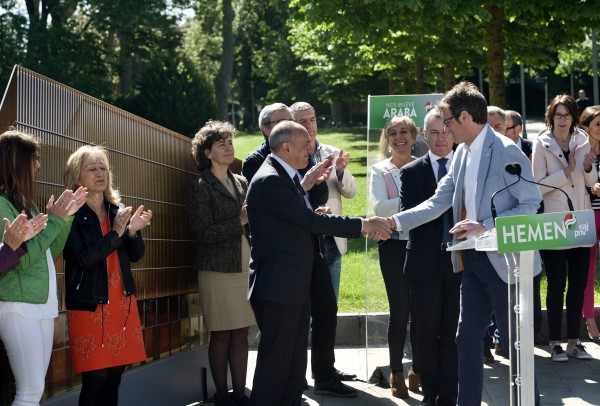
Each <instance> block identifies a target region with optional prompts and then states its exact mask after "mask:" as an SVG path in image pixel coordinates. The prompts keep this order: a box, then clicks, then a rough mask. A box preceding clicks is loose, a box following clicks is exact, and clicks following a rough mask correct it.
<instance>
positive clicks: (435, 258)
mask: <svg viewBox="0 0 600 406" xmlns="http://www.w3.org/2000/svg"><path fill="white" fill-rule="evenodd" d="M424 121H425V127H424V135H425V140H426V141H427V145H428V146H429V152H428V153H427V154H426V155H424V156H423V157H421V158H419V159H417V160H415V161H413V162H411V163H409V164H407V165H405V166H404V167H403V168H402V170H401V172H400V180H401V181H402V186H401V188H400V211H404V210H408V209H411V208H413V207H415V206H417V205H418V204H419V203H421V202H424V201H425V200H427V199H429V198H430V197H431V196H433V194H434V193H435V189H436V188H437V184H438V182H439V181H440V180H441V179H442V178H443V177H444V176H445V175H446V174H447V173H448V169H449V168H450V163H451V162H452V157H453V151H452V146H453V143H454V137H453V136H452V133H450V132H449V131H447V129H446V128H445V126H444V123H443V122H442V116H441V114H440V113H439V112H438V111H437V110H435V109H434V110H431V111H429V113H427V115H426V116H425V120H424ZM453 224H454V223H452V213H451V210H448V211H447V212H446V213H444V214H442V216H440V217H438V218H437V219H435V220H433V221H430V222H428V223H425V224H423V225H421V226H419V227H416V228H414V229H412V230H410V232H409V236H408V244H407V246H406V259H405V263H404V274H405V275H406V277H407V278H409V279H410V287H411V300H412V306H413V312H414V314H415V318H416V319H417V320H418V321H419V322H418V323H417V331H416V339H417V342H418V343H419V344H418V346H417V348H416V350H417V351H418V353H419V372H420V374H421V387H422V388H423V395H424V396H423V401H422V403H421V404H422V405H427V406H436V405H437V406H454V405H456V398H457V395H458V360H457V352H456V341H455V340H456V326H457V324H458V315H459V308H460V307H459V306H460V281H461V276H462V274H461V273H454V271H453V269H452V261H451V260H450V252H448V251H446V247H447V244H448V243H449V242H450V241H452V237H451V235H450V233H449V232H448V231H449V230H450V227H451V226H452V225H453ZM421 320H422V321H423V322H421Z"/></svg>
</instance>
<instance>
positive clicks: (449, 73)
mask: <svg viewBox="0 0 600 406" xmlns="http://www.w3.org/2000/svg"><path fill="white" fill-rule="evenodd" d="M453 39H454V32H453V31H452V29H451V28H450V27H449V26H448V25H446V26H444V38H443V42H442V44H441V45H440V46H442V47H443V48H448V47H449V46H450V44H451V43H452V41H453ZM450 49H451V48H450ZM454 68H455V63H454V59H452V58H451V57H450V56H449V55H448V56H447V57H446V58H445V59H444V92H447V91H448V90H450V89H452V88H453V87H454V85H455V84H456V77H455V76H454Z"/></svg>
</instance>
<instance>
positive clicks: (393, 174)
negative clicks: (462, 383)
mask: <svg viewBox="0 0 600 406" xmlns="http://www.w3.org/2000/svg"><path fill="white" fill-rule="evenodd" d="M416 138H417V127H416V125H415V123H414V122H413V121H412V120H411V119H410V118H409V117H407V116H397V117H392V119H390V121H389V122H388V123H387V124H386V125H385V127H384V128H383V130H382V131H381V138H380V140H379V156H380V158H381V159H383V160H382V161H380V162H378V163H376V164H375V165H373V166H372V167H371V184H370V194H371V201H372V203H373V210H374V211H375V215H377V216H381V217H389V216H391V215H393V214H396V213H397V212H398V210H399V207H400V194H399V193H400V185H401V182H400V168H402V167H403V166H404V165H406V164H407V163H409V162H411V161H413V160H414V159H415V157H414V156H412V155H411V149H412V146H413V145H414V143H415V140H416ZM407 240H408V233H405V234H398V232H397V231H394V232H393V234H392V238H390V239H389V240H386V241H379V242H378V243H377V246H378V249H379V266H380V268H381V273H382V275H383V281H384V283H385V289H386V292H387V297H388V303H389V307H390V319H389V325H388V347H389V352H390V368H391V370H392V373H391V375H390V386H391V389H392V395H393V396H395V397H398V398H407V397H409V394H408V389H410V390H412V391H418V390H419V385H420V377H419V375H418V367H417V364H418V362H417V360H416V359H415V358H416V355H417V351H416V341H415V339H414V332H415V326H414V324H415V323H414V319H413V318H412V316H411V318H410V319H411V322H410V323H411V328H410V335H411V339H410V341H411V346H412V350H413V351H412V353H413V363H412V368H411V369H410V370H409V372H408V383H409V385H408V388H407V387H406V383H405V381H404V371H403V364H402V357H403V355H404V342H405V340H406V330H407V326H408V322H409V314H410V313H411V312H410V284H409V280H408V278H406V277H405V276H404V273H403V270H402V268H403V266H404V258H405V256H406V242H407Z"/></svg>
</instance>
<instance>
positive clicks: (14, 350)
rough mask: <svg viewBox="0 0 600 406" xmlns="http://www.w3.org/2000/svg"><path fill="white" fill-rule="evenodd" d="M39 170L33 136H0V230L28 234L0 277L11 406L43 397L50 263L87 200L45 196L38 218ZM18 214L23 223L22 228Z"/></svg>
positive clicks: (81, 192) (54, 307)
mask: <svg viewBox="0 0 600 406" xmlns="http://www.w3.org/2000/svg"><path fill="white" fill-rule="evenodd" d="M39 169H40V143H39V141H38V140H37V139H36V138H34V137H33V136H31V135H29V134H25V133H23V132H20V131H17V130H10V131H6V132H4V133H2V134H1V135H0V218H4V219H5V221H2V222H0V232H1V233H4V232H5V231H6V234H5V235H4V237H5V238H7V237H9V238H10V235H11V233H12V232H14V231H15V230H17V234H18V233H19V232H20V233H22V235H27V234H28V233H29V231H28V229H29V228H32V229H33V230H34V231H31V233H34V234H33V235H31V234H29V235H28V238H29V241H28V242H27V244H26V245H25V246H22V243H23V241H24V238H17V239H13V243H14V245H13V247H15V246H16V247H18V248H17V249H22V250H23V251H24V252H20V253H19V254H22V255H21V256H20V258H18V261H17V262H16V263H15V262H13V263H12V266H10V267H9V268H8V269H5V270H4V271H5V273H4V275H3V276H2V277H1V278H0V338H2V341H3V342H4V347H5V348H6V353H7V355H8V360H9V363H10V367H11V369H12V372H13V375H14V377H15V383H16V389H17V391H16V395H15V399H14V401H13V406H16V405H37V404H39V402H40V400H41V398H42V395H43V394H44V384H45V377H46V371H47V370H48V365H49V363H50V356H51V354H52V343H53V341H54V318H56V317H57V316H58V298H57V286H56V270H55V268H54V260H55V259H56V257H58V256H59V255H60V253H61V251H62V249H63V246H64V245H65V241H66V239H67V235H68V234H69V229H70V228H71V222H72V221H73V216H72V215H73V213H75V212H76V211H77V209H79V207H81V205H83V204H84V203H85V198H86V196H87V193H86V191H85V189H84V188H79V189H78V190H77V191H76V192H75V193H73V192H72V191H71V190H65V191H64V192H63V193H62V194H61V195H60V197H59V198H58V199H57V200H56V201H55V200H54V196H51V197H50V200H49V201H48V204H47V205H46V211H47V213H48V216H47V217H46V216H43V215H39V211H38V208H37V207H36V205H35V203H34V200H33V199H34V196H35V179H36V177H37V173H38V171H39ZM23 215H25V216H26V217H27V218H28V219H29V220H28V222H27V223H28V224H27V225H25V224H24V223H22V221H23ZM11 221H12V222H13V223H12V225H11V226H9V223H10V222H11ZM46 221H47V223H46ZM19 224H21V225H20V226H19ZM14 226H17V227H19V228H15V229H13V227H14ZM38 230H41V232H39V231H38ZM19 241H20V243H19ZM7 242H8V241H7ZM9 244H10V243H9ZM16 244H18V245H16Z"/></svg>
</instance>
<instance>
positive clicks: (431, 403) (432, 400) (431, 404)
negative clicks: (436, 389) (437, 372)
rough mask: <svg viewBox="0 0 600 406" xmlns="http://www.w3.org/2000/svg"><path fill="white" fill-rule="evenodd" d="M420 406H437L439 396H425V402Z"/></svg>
mask: <svg viewBox="0 0 600 406" xmlns="http://www.w3.org/2000/svg"><path fill="white" fill-rule="evenodd" d="M419 406H437V396H436V395H425V396H423V400H422V401H421V403H419Z"/></svg>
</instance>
